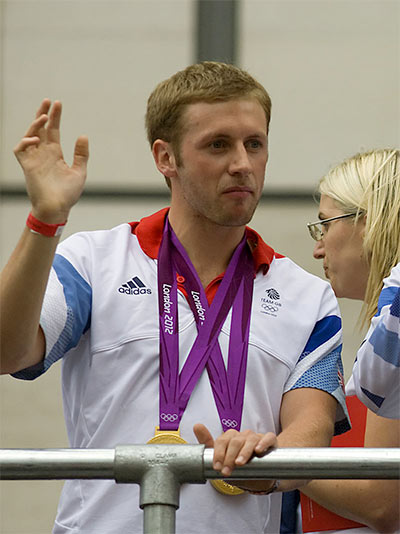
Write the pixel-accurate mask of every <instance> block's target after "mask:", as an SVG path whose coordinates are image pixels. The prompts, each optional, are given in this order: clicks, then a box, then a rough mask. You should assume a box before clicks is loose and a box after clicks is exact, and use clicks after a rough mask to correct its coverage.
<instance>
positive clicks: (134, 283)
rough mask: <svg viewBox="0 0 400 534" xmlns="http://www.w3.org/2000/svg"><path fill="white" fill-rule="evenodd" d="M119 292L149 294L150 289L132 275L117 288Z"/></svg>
mask: <svg viewBox="0 0 400 534" xmlns="http://www.w3.org/2000/svg"><path fill="white" fill-rule="evenodd" d="M118 291H119V293H125V294H126V295H150V294H151V289H149V288H147V287H146V286H145V285H144V283H143V282H142V281H141V280H140V278H139V277H138V276H133V277H132V278H131V279H130V280H129V281H128V282H127V283H126V284H122V286H121V287H119V288H118Z"/></svg>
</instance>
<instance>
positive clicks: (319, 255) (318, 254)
mask: <svg viewBox="0 0 400 534" xmlns="http://www.w3.org/2000/svg"><path fill="white" fill-rule="evenodd" d="M313 256H314V258H315V259H316V260H322V259H323V257H324V256H325V251H324V245H323V239H320V240H319V241H316V242H315V245H314V250H313Z"/></svg>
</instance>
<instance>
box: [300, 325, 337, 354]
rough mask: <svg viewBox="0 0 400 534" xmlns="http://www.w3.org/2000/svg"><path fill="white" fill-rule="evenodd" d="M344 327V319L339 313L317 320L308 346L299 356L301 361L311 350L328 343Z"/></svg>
mask: <svg viewBox="0 0 400 534" xmlns="http://www.w3.org/2000/svg"><path fill="white" fill-rule="evenodd" d="M341 328H342V320H341V319H340V317H338V316H337V315H328V316H327V317H324V318H323V319H321V320H320V321H317V322H316V323H315V326H314V330H313V331H312V333H311V336H310V337H309V339H308V341H307V344H306V346H305V347H304V350H303V352H302V354H301V356H300V358H299V361H301V360H302V359H303V358H305V357H306V356H307V355H308V354H310V352H313V351H314V350H315V349H317V348H318V347H319V346H321V345H323V344H324V343H326V342H327V341H328V340H329V339H330V338H331V337H333V336H334V335H335V334H337V333H338V332H339V331H340V329H341Z"/></svg>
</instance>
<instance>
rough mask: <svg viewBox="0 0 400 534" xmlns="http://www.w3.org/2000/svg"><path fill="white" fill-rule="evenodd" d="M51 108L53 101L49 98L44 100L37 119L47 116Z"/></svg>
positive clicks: (37, 113)
mask: <svg viewBox="0 0 400 534" xmlns="http://www.w3.org/2000/svg"><path fill="white" fill-rule="evenodd" d="M50 106H51V100H50V99H49V98H44V99H43V100H42V103H41V104H40V106H39V109H38V110H37V112H36V116H35V118H36V119H38V118H39V117H40V116H41V115H47V113H48V111H49V109H50Z"/></svg>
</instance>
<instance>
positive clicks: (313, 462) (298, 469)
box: [0, 445, 400, 534]
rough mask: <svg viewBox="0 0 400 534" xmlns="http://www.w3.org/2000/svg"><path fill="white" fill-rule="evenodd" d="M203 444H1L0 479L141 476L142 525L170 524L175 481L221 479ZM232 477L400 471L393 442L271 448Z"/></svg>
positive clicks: (122, 479)
mask: <svg viewBox="0 0 400 534" xmlns="http://www.w3.org/2000/svg"><path fill="white" fill-rule="evenodd" d="M212 458H213V449H205V448H204V446H203V445H126V446H118V447H116V448H115V449H34V450H20V449H3V450H1V451H0V479H2V480H33V479H35V480H52V479H53V480H54V479H103V480H104V479H112V480H115V482H117V483H123V484H139V485H140V500H139V506H140V508H141V509H142V510H143V512H144V514H143V519H144V523H143V532H144V533H145V534H149V533H152V534H158V533H160V534H161V533H163V534H164V533H165V532H170V533H173V532H175V514H176V510H177V509H178V508H179V493H180V485H181V484H183V483H191V484H205V482H206V481H207V479H219V478H221V474H220V473H218V472H216V471H214V469H213V467H212ZM231 478H232V479H235V480H240V479H245V480H248V479H312V478H315V479H399V478H400V450H399V449H368V448H366V449H364V448H350V447H349V448H347V447H346V448H339V447H337V448H336V447H334V448H312V449H276V450H272V451H271V452H269V453H268V454H266V455H265V456H263V457H262V458H253V459H252V460H251V461H250V462H249V463H248V464H246V465H244V466H242V467H238V468H236V469H235V470H234V471H233V473H232V475H231Z"/></svg>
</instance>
